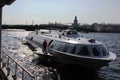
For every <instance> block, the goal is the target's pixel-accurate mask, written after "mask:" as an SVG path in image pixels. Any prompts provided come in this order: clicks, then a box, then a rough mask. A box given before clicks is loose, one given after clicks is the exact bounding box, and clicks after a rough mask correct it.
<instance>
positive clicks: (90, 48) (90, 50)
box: [49, 41, 109, 57]
mask: <svg viewBox="0 0 120 80" xmlns="http://www.w3.org/2000/svg"><path fill="white" fill-rule="evenodd" d="M49 47H50V48H51V49H55V50H57V51H61V52H65V53H70V54H76V55H83V56H97V57H102V56H107V55H108V54H109V52H108V50H107V48H106V47H105V46H104V45H83V44H71V43H66V42H61V41H53V42H52V43H51V44H50V46H49Z"/></svg>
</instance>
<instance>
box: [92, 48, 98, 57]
mask: <svg viewBox="0 0 120 80" xmlns="http://www.w3.org/2000/svg"><path fill="white" fill-rule="evenodd" d="M92 51H93V55H94V56H100V52H99V49H98V47H97V46H92Z"/></svg>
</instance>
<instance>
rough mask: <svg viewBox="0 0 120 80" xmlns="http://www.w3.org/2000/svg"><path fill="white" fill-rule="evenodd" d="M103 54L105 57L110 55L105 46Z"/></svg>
mask: <svg viewBox="0 0 120 80" xmlns="http://www.w3.org/2000/svg"><path fill="white" fill-rule="evenodd" d="M102 54H103V56H106V55H108V54H109V51H108V49H107V48H106V47H105V46H104V45H103V46H102Z"/></svg>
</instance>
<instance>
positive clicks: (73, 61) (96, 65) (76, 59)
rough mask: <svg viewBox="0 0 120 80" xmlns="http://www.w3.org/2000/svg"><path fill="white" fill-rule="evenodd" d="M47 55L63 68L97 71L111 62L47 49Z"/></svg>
mask: <svg viewBox="0 0 120 80" xmlns="http://www.w3.org/2000/svg"><path fill="white" fill-rule="evenodd" d="M48 51H49V53H50V54H51V55H52V56H54V57H53V58H51V59H52V60H54V61H56V62H59V63H61V64H63V65H64V67H76V66H77V67H85V68H88V69H93V70H98V69H100V68H101V67H103V66H107V65H108V63H109V62H110V61H111V60H104V59H97V58H95V59H94V58H86V57H83V56H73V55H68V54H67V53H63V52H59V51H56V50H52V49H48Z"/></svg>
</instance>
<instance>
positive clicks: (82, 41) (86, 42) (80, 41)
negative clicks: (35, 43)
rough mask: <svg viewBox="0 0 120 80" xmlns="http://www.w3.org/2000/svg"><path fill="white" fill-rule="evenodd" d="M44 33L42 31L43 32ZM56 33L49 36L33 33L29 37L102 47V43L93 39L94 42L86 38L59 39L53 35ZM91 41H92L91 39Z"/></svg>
mask: <svg viewBox="0 0 120 80" xmlns="http://www.w3.org/2000/svg"><path fill="white" fill-rule="evenodd" d="M43 31H44V30H43ZM55 33H56V32H53V33H51V34H45V35H44V34H40V33H38V34H37V35H35V32H33V33H32V34H31V35H33V36H41V37H47V38H50V39H53V40H58V41H62V42H67V43H72V44H82V45H103V43H102V42H99V41H97V40H95V39H93V40H95V41H93V42H90V41H89V40H90V39H86V38H81V37H77V38H74V37H73V38H68V37H63V36H62V37H61V38H59V35H57V34H55ZM91 40H92V39H91Z"/></svg>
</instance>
